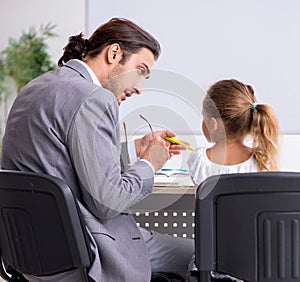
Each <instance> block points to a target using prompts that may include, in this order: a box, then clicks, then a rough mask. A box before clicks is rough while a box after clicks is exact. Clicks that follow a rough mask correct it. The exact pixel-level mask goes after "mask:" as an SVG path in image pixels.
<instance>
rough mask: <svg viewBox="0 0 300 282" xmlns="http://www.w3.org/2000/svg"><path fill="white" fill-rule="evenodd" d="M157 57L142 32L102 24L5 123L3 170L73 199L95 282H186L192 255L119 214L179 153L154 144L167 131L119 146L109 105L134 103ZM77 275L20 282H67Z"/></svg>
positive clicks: (187, 246) (67, 51) (74, 45)
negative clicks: (175, 279) (31, 177)
mask: <svg viewBox="0 0 300 282" xmlns="http://www.w3.org/2000/svg"><path fill="white" fill-rule="evenodd" d="M159 53H160V46H159V43H158V42H157V41H156V40H155V39H154V38H153V37H152V36H151V35H150V34H149V33H147V32H146V31H144V30H143V29H141V28H140V27H138V26H137V25H135V24H134V23H132V22H130V21H128V20H125V19H111V20H110V21H109V22H107V23H105V24H104V25H102V26H100V27H99V28H98V29H97V30H96V31H95V32H94V33H93V35H92V36H91V37H90V38H89V39H88V40H87V39H84V38H83V36H82V34H79V35H77V36H72V37H70V38H69V42H68V44H67V45H66V46H65V48H64V54H63V56H62V57H61V58H60V60H59V62H58V64H59V66H60V68H59V69H58V70H57V71H54V72H48V73H46V74H44V75H42V76H40V77H38V78H36V79H35V80H33V81H31V82H30V83H29V84H28V85H27V86H26V87H24V88H23V90H22V91H21V93H20V94H19V95H18V97H17V98H16V100H15V103H14V105H13V107H12V110H11V112H10V115H9V118H8V122H7V127H6V132H5V136H4V138H3V152H2V160H1V162H2V168H3V169H14V170H26V171H33V172H42V173H47V174H49V175H53V176H56V177H59V178H61V179H62V180H64V181H65V182H66V183H67V184H68V185H69V187H70V188H71V189H72V190H73V191H74V193H75V195H76V196H77V198H78V199H79V204H80V208H81V212H82V214H83V217H84V220H85V222H86V225H87V228H88V231H89V234H90V240H91V246H92V249H93V254H94V261H93V265H92V266H91V268H90V270H89V276H90V277H92V278H93V279H94V280H95V281H105V282H106V281H113V282H115V281H120V282H127V281H128V282H144V281H145V282H146V281H149V280H150V276H151V270H152V271H153V272H157V271H161V272H176V273H179V274H181V275H185V273H186V271H187V265H188V262H189V259H190V257H191V256H192V253H193V242H192V241H191V240H188V239H181V238H173V237H171V236H165V235H161V234H158V233H154V232H149V231H146V230H144V229H138V228H137V226H136V223H135V221H134V219H133V217H132V215H131V214H130V213H129V211H128V209H129V208H130V207H131V206H132V205H134V204H135V203H137V202H138V201H140V200H141V199H143V198H144V197H145V196H146V195H148V194H150V193H151V192H152V186H153V178H154V172H155V171H156V170H158V169H160V168H161V167H162V166H163V165H164V163H165V162H166V161H167V160H168V159H169V158H170V157H172V156H173V155H174V154H179V153H180V152H181V150H182V149H184V148H183V147H182V146H178V145H172V144H170V143H169V142H167V141H165V140H164V139H163V137H165V136H174V133H172V132H170V131H159V132H155V134H154V136H152V135H151V134H148V135H146V136H144V137H143V138H140V139H137V140H135V141H134V143H129V144H122V145H121V144H120V129H119V107H118V105H119V104H120V103H121V102H123V101H125V100H126V99H128V98H129V97H130V96H131V95H133V94H141V87H142V83H143V80H144V79H146V78H148V77H149V76H150V72H151V71H150V69H151V67H152V65H153V63H154V61H155V60H156V59H157V58H158V56H159ZM126 145H129V148H127V146H126ZM132 148H133V150H132ZM132 151H133V153H130V154H129V152H132ZM49 244H51V242H49ZM77 275H78V273H76V271H73V272H68V273H64V274H62V275H61V274H60V275H56V276H53V277H51V278H49V277H48V278H43V277H27V279H28V280H30V281H44V279H47V281H55V282H57V281H72V282H74V281H80V278H78V277H77ZM49 279H50V280H49Z"/></svg>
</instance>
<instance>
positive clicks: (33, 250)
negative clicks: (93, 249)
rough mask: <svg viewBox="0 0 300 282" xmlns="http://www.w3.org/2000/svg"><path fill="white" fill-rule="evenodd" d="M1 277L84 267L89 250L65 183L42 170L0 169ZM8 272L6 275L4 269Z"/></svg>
mask: <svg viewBox="0 0 300 282" xmlns="http://www.w3.org/2000/svg"><path fill="white" fill-rule="evenodd" d="M0 211H1V214H0V253H1V259H2V260H3V262H4V265H5V266H6V267H5V269H4V267H3V265H2V264H1V267H0V271H1V274H0V275H1V277H2V278H4V279H5V280H6V281H27V280H26V279H25V278H24V277H23V275H22V274H28V275H37V276H47V275H52V274H58V273H60V272H65V271H68V270H73V269H79V270H80V273H81V276H82V281H85V282H86V281H90V280H89V278H88V276H87V269H88V267H89V266H90V265H91V253H90V249H89V242H88V237H87V233H86V229H85V226H84V224H83V221H82V218H81V214H80V211H79V207H78V204H77V201H76V199H75V197H74V196H73V194H72V192H71V190H70V188H69V187H68V186H67V185H66V184H65V183H64V182H63V181H61V180H59V179H58V178H55V177H51V176H48V175H43V174H36V173H30V172H16V171H4V170H2V171H0ZM7 273H8V274H9V275H8V274H7Z"/></svg>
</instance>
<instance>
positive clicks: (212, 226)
mask: <svg viewBox="0 0 300 282" xmlns="http://www.w3.org/2000/svg"><path fill="white" fill-rule="evenodd" d="M195 234H196V235H195V248H196V249H195V264H196V267H197V269H198V270H197V271H195V272H192V277H191V281H201V282H208V281H212V280H211V275H210V272H211V271H214V272H218V273H224V274H229V275H231V276H234V277H236V278H239V279H242V280H244V281H251V282H253V281H259V282H279V281H281V282H282V281H284V282H291V281H293V282H295V281H300V173H297V172H294V173H293V172H262V173H241V174H228V175H222V176H220V175H219V176H212V177H209V178H208V179H206V180H205V181H204V182H203V183H201V184H200V186H199V187H198V190H197V192H196V212H195Z"/></svg>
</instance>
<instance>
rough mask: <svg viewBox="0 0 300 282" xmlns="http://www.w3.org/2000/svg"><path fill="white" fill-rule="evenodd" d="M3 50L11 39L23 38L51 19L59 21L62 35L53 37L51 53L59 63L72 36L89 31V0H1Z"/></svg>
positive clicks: (50, 45)
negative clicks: (87, 19)
mask: <svg viewBox="0 0 300 282" xmlns="http://www.w3.org/2000/svg"><path fill="white" fill-rule="evenodd" d="M0 5H1V9H0V27H1V36H0V50H3V49H5V48H6V47H7V44H8V38H10V37H12V38H19V37H20V35H21V33H22V31H26V32H27V31H28V30H29V28H30V27H32V26H33V27H36V28H39V27H40V26H41V25H42V24H43V25H45V24H47V23H49V22H51V23H52V24H56V25H57V27H56V29H55V30H54V31H55V32H56V33H57V34H58V37H55V38H52V39H49V40H48V41H47V43H48V45H49V52H50V54H51V55H52V57H53V61H54V62H57V60H58V59H59V57H60V56H61V55H62V49H63V47H64V46H65V45H66V43H67V39H68V37H69V36H70V35H73V34H77V33H79V32H81V31H82V32H84V31H85V0H51V1H45V0H27V1H19V0H1V3H0Z"/></svg>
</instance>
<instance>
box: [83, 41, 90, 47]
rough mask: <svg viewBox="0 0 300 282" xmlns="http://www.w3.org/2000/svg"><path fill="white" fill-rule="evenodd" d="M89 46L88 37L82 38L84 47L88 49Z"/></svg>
mask: <svg viewBox="0 0 300 282" xmlns="http://www.w3.org/2000/svg"><path fill="white" fill-rule="evenodd" d="M89 46H90V42H89V40H88V39H85V40H84V47H85V48H86V49H88V48H89Z"/></svg>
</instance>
